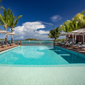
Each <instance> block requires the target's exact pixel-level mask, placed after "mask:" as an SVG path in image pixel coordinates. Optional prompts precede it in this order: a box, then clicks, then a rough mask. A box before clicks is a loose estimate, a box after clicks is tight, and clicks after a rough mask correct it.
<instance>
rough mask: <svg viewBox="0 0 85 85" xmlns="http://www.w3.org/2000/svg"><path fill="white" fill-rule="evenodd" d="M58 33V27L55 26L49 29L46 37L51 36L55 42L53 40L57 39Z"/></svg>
mask: <svg viewBox="0 0 85 85" xmlns="http://www.w3.org/2000/svg"><path fill="white" fill-rule="evenodd" d="M53 28H54V27H53ZM59 34H60V30H59V27H56V28H54V29H52V30H50V33H49V34H48V37H49V38H53V39H54V43H55V41H57V38H58V37H59ZM54 43H53V44H54Z"/></svg>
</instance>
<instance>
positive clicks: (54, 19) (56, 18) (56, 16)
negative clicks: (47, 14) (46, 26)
mask: <svg viewBox="0 0 85 85" xmlns="http://www.w3.org/2000/svg"><path fill="white" fill-rule="evenodd" d="M61 19H62V17H61V16H60V15H54V16H52V17H51V20H52V21H53V22H57V21H59V20H61Z"/></svg>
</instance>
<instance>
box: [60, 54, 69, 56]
mask: <svg viewBox="0 0 85 85" xmlns="http://www.w3.org/2000/svg"><path fill="white" fill-rule="evenodd" d="M59 55H60V56H70V54H59Z"/></svg>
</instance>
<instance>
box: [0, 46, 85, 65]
mask: <svg viewBox="0 0 85 85" xmlns="http://www.w3.org/2000/svg"><path fill="white" fill-rule="evenodd" d="M78 63H80V64H82V63H83V64H84V63H85V55H81V54H78V53H75V52H72V51H69V50H66V49H63V48H60V47H57V46H56V47H55V49H53V47H52V46H18V47H16V48H14V49H11V50H9V51H6V52H3V53H0V65H67V64H78Z"/></svg>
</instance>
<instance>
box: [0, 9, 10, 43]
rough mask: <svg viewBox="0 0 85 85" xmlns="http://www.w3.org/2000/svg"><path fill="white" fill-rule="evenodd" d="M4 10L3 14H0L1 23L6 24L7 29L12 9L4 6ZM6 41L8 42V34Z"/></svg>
mask: <svg viewBox="0 0 85 85" xmlns="http://www.w3.org/2000/svg"><path fill="white" fill-rule="evenodd" d="M1 8H2V9H3V10H4V11H3V15H1V14H0V25H2V26H4V28H5V31H6V30H7V26H8V23H9V19H10V15H11V10H10V9H8V10H6V9H5V8H4V7H1ZM5 42H7V35H5Z"/></svg>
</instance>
